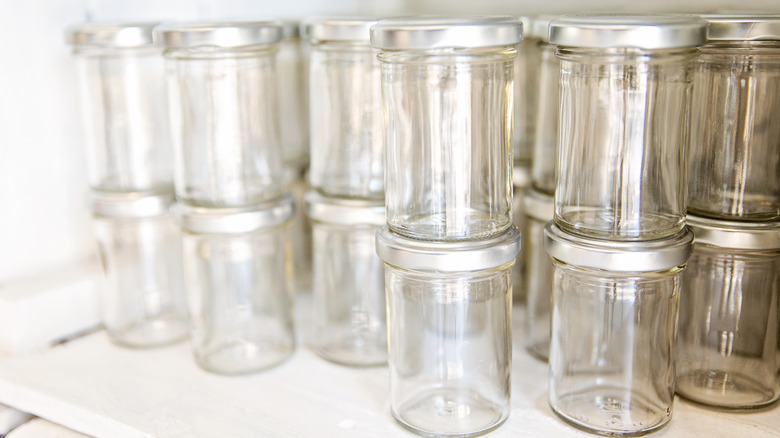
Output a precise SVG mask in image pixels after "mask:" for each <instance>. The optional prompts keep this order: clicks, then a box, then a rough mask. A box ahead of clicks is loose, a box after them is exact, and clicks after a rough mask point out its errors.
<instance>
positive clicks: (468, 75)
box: [371, 17, 522, 241]
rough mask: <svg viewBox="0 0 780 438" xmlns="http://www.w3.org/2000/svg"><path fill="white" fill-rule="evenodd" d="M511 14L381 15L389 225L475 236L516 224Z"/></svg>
mask: <svg viewBox="0 0 780 438" xmlns="http://www.w3.org/2000/svg"><path fill="white" fill-rule="evenodd" d="M521 40H522V24H521V23H520V21H518V20H514V19H512V18H509V17H481V18H463V19H456V18H450V19H437V18H409V19H394V20H383V21H381V22H380V23H379V24H377V25H375V26H373V27H372V28H371V44H372V46H373V47H375V48H379V49H380V52H379V60H380V61H381V63H382V79H381V82H382V97H383V99H382V102H383V107H384V127H385V130H384V132H385V145H386V148H387V150H386V160H385V186H386V194H385V196H386V205H387V224H388V226H389V227H390V230H391V231H393V232H395V233H398V234H401V235H403V236H407V237H410V238H415V239H425V240H449V241H452V240H473V239H481V238H485V237H490V236H495V235H498V234H500V233H502V232H503V231H505V230H506V229H507V228H509V227H510V226H511V225H512V212H511V211H512V165H513V160H512V117H513V115H512V106H513V101H514V89H513V75H514V70H513V69H514V58H515V56H516V53H517V52H516V51H515V49H514V46H515V45H516V44H518V43H520V41H521Z"/></svg>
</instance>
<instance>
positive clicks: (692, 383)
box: [677, 370, 780, 409]
mask: <svg viewBox="0 0 780 438" xmlns="http://www.w3.org/2000/svg"><path fill="white" fill-rule="evenodd" d="M677 394H679V395H680V396H682V397H685V398H687V399H689V400H691V401H694V402H696V403H701V404H705V405H709V406H717V407H720V408H726V409H756V408H761V407H764V406H766V405H770V404H772V403H774V402H775V401H777V399H778V397H780V392H777V391H775V392H772V390H771V389H768V388H767V387H766V386H762V385H761V383H760V382H758V381H756V380H755V379H753V378H751V377H750V376H748V375H745V374H741V373H736V372H729V371H721V370H696V371H693V372H691V373H686V374H683V375H681V376H678V377H677Z"/></svg>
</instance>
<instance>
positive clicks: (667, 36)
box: [549, 14, 707, 50]
mask: <svg viewBox="0 0 780 438" xmlns="http://www.w3.org/2000/svg"><path fill="white" fill-rule="evenodd" d="M549 32H550V33H549V37H550V38H549V40H550V43H552V44H555V45H558V46H568V47H581V48H598V49H610V48H638V49H648V50H653V49H673V48H684V47H697V46H700V45H702V44H704V43H705V42H706V41H707V21H705V20H704V19H702V18H701V17H699V16H697V15H684V14H575V15H562V16H560V17H558V18H557V19H555V20H553V21H552V22H550V30H549Z"/></svg>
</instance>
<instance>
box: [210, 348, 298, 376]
mask: <svg viewBox="0 0 780 438" xmlns="http://www.w3.org/2000/svg"><path fill="white" fill-rule="evenodd" d="M293 351H294V346H290V345H283V344H280V343H279V342H271V341H267V342H251V341H245V340H234V341H232V342H229V343H224V344H220V345H217V346H215V347H212V348H210V349H209V350H208V351H206V352H202V353H196V354H195V362H197V364H198V365H199V366H200V367H201V368H203V369H205V370H206V371H210V372H213V373H217V374H227V375H236V374H248V373H253V372H256V371H262V370H266V369H268V368H271V367H274V366H276V365H279V364H281V363H282V362H284V360H285V359H287V358H288V357H290V355H292V353H293Z"/></svg>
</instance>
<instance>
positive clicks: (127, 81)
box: [66, 23, 173, 192]
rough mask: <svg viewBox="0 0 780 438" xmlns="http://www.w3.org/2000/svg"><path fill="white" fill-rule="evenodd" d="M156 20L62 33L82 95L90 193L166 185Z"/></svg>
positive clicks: (167, 156)
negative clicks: (154, 35)
mask: <svg viewBox="0 0 780 438" xmlns="http://www.w3.org/2000/svg"><path fill="white" fill-rule="evenodd" d="M155 24H156V23H119V24H116V23H114V24H99V23H88V24H81V25H78V26H73V27H70V28H68V30H67V31H66V39H67V42H68V43H69V44H70V45H72V46H73V53H74V55H75V61H76V69H77V74H76V77H77V79H78V89H79V94H80V98H81V99H80V100H81V110H82V119H83V120H82V122H83V124H84V139H85V141H86V146H87V159H88V164H89V165H88V175H87V176H88V180H89V185H90V187H92V189H93V190H99V191H103V192H139V191H150V192H154V191H160V190H166V189H170V188H171V186H172V185H173V168H172V161H173V160H172V155H173V153H172V152H171V144H170V134H169V130H168V114H167V107H166V100H165V89H164V87H165V79H164V73H163V61H162V58H161V56H160V49H158V48H156V47H154V45H153V44H152V28H153V27H154V26H155Z"/></svg>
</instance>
